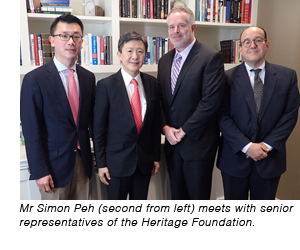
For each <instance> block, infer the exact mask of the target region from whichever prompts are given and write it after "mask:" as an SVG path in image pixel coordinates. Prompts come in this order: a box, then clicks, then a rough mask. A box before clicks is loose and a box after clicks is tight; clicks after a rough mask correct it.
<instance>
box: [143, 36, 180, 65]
mask: <svg viewBox="0 0 300 250" xmlns="http://www.w3.org/2000/svg"><path fill="white" fill-rule="evenodd" d="M145 38H146V39H147V42H148V51H147V55H146V57H145V61H144V64H158V62H159V59H160V58H161V57H162V56H163V55H165V54H166V53H168V52H169V51H170V50H172V49H173V48H174V45H173V44H172V43H171V42H170V39H169V38H163V37H149V36H147V37H145Z"/></svg>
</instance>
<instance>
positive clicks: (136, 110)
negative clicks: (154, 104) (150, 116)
mask: <svg viewBox="0 0 300 250" xmlns="http://www.w3.org/2000/svg"><path fill="white" fill-rule="evenodd" d="M130 83H132V84H133V85H134V92H133V94H132V97H131V108H132V113H133V117H134V120H135V124H136V127H137V130H138V133H140V131H141V128H142V125H143V120H142V107H141V99H140V94H139V89H138V83H137V81H136V80H135V79H132V80H131V82H130Z"/></svg>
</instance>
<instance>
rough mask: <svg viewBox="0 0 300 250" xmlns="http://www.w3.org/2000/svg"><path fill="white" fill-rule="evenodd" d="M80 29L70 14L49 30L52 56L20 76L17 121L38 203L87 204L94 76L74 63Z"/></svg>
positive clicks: (81, 28)
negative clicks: (61, 200)
mask: <svg viewBox="0 0 300 250" xmlns="http://www.w3.org/2000/svg"><path fill="white" fill-rule="evenodd" d="M82 35H83V24H82V22H81V21H80V20H79V19H78V18H77V17H75V16H73V15H63V16H60V17H58V18H56V19H55V20H54V21H53V23H52V25H51V27H50V37H49V40H50V42H51V46H52V47H54V48H55V57H54V59H53V60H52V61H50V62H49V63H47V64H45V65H43V66H41V67H39V68H37V69H35V70H33V71H31V72H29V73H28V74H26V75H25V77H24V79H23V83H22V87H21V120H22V127H23V133H24V137H25V141H26V142H25V144H26V145H25V146H26V154H27V160H28V165H29V170H30V179H31V180H36V183H37V186H38V188H39V189H40V191H41V197H42V199H46V200H49V199H51V200H52V199H55V200H56V199H63V200H65V199H73V200H74V199H80V200H84V199H90V194H91V185H90V178H91V176H92V170H93V164H92V154H91V147H90V134H91V126H92V123H93V107H94V95H95V76H94V74H93V73H91V72H89V71H88V70H86V69H84V68H82V67H80V66H79V65H77V64H76V60H77V56H78V54H79V53H80V50H81V47H82Z"/></svg>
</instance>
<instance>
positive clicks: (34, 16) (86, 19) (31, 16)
mask: <svg viewBox="0 0 300 250" xmlns="http://www.w3.org/2000/svg"><path fill="white" fill-rule="evenodd" d="M27 16H28V20H33V21H47V20H48V21H49V22H52V21H53V20H54V19H55V18H56V17H58V16H59V15H56V14H42V13H28V14H27ZM75 16H77V17H78V18H79V19H80V20H81V21H82V22H83V23H84V24H102V23H109V22H111V17H102V16H101V17H100V16H82V15H75Z"/></svg>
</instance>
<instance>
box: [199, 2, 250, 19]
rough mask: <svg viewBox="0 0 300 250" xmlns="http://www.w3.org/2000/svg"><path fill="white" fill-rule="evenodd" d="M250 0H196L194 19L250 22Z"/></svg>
mask: <svg viewBox="0 0 300 250" xmlns="http://www.w3.org/2000/svg"><path fill="white" fill-rule="evenodd" d="M251 6H252V0H196V8H195V9H196V11H195V19H196V21H202V22H215V23H251Z"/></svg>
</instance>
